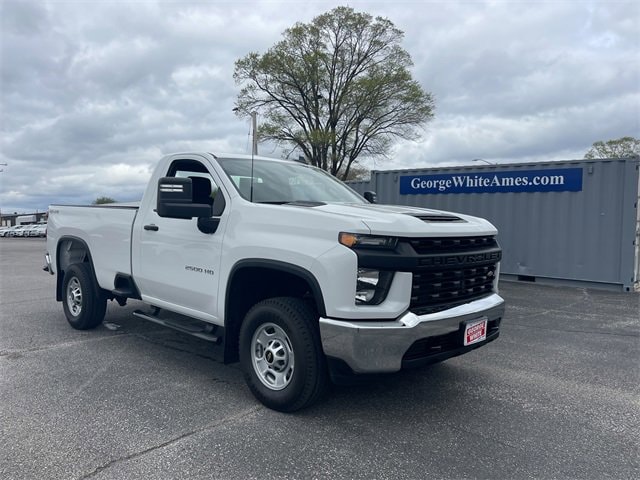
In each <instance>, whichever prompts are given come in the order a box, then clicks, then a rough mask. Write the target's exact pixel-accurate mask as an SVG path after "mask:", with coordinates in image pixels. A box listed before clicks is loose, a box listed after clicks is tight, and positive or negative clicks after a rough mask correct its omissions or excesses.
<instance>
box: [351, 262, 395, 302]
mask: <svg viewBox="0 0 640 480" xmlns="http://www.w3.org/2000/svg"><path fill="white" fill-rule="evenodd" d="M391 280H393V272H386V271H381V270H373V269H370V268H359V269H358V280H357V283H356V305H380V304H381V303H382V302H383V301H384V299H385V298H386V297H387V292H389V287H390V286H391Z"/></svg>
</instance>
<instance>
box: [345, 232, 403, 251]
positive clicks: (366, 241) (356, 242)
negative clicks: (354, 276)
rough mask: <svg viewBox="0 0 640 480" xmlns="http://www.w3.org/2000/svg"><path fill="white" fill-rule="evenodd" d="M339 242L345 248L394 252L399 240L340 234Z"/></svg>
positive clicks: (378, 236)
mask: <svg viewBox="0 0 640 480" xmlns="http://www.w3.org/2000/svg"><path fill="white" fill-rule="evenodd" d="M338 241H339V242H340V243H341V244H342V245H344V246H345V247H349V248H354V247H363V248H383V249H389V250H392V249H394V248H396V245H397V244H398V239H397V238H396V237H386V236H380V235H362V234H360V233H347V232H340V234H339V235H338Z"/></svg>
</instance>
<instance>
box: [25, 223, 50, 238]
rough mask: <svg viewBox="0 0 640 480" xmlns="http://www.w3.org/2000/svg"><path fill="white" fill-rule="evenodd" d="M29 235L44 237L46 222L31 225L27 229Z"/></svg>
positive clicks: (45, 234)
mask: <svg viewBox="0 0 640 480" xmlns="http://www.w3.org/2000/svg"><path fill="white" fill-rule="evenodd" d="M29 236H30V237H40V238H42V237H46V236H47V224H46V223H38V224H36V225H34V226H33V228H32V229H31V230H29Z"/></svg>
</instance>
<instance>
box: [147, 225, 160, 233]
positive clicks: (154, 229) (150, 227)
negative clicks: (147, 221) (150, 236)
mask: <svg viewBox="0 0 640 480" xmlns="http://www.w3.org/2000/svg"><path fill="white" fill-rule="evenodd" d="M144 229H145V230H151V231H153V232H157V231H158V230H160V229H159V228H158V226H157V225H145V226H144Z"/></svg>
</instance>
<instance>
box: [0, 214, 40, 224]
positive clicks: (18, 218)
mask: <svg viewBox="0 0 640 480" xmlns="http://www.w3.org/2000/svg"><path fill="white" fill-rule="evenodd" d="M47 216H48V212H40V213H20V214H18V213H11V214H5V213H3V214H1V215H0V227H12V226H14V225H30V224H33V223H46V222H47Z"/></svg>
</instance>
